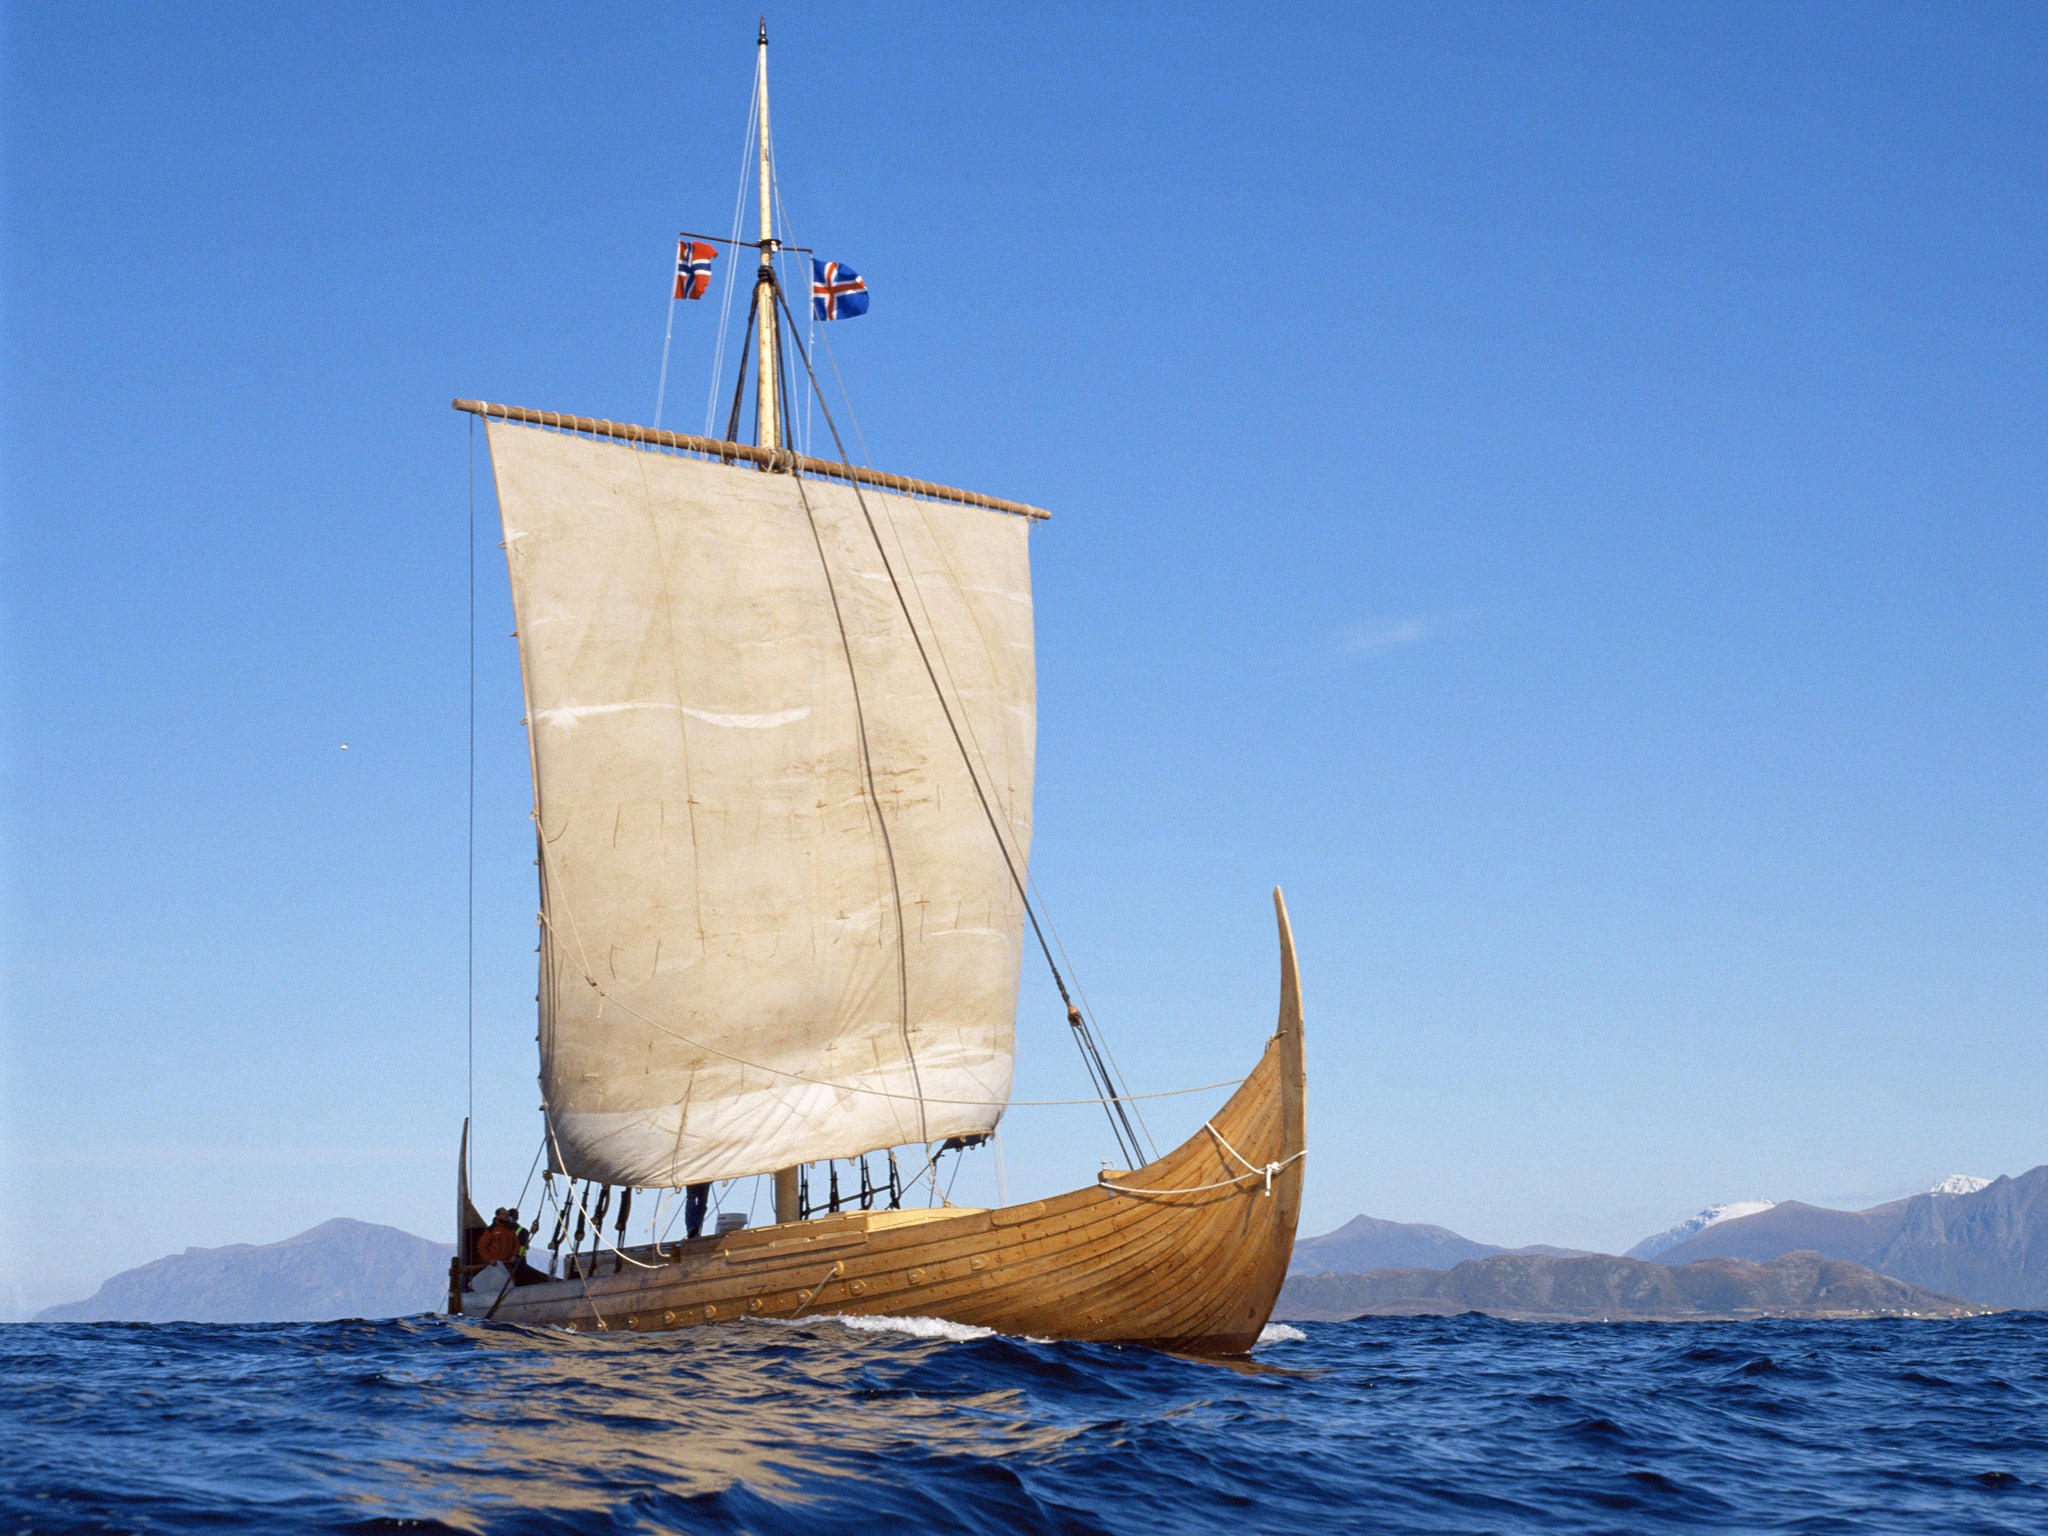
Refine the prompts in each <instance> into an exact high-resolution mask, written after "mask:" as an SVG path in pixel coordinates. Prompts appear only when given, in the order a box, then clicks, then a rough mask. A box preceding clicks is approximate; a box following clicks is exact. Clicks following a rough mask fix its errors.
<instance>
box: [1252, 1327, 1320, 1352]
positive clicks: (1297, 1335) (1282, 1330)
mask: <svg viewBox="0 0 2048 1536" xmlns="http://www.w3.org/2000/svg"><path fill="white" fill-rule="evenodd" d="M1307 1337H1308V1335H1307V1334H1305V1333H1303V1332H1302V1331H1301V1330H1300V1329H1299V1328H1290V1327H1288V1325H1287V1324H1285V1323H1268V1324H1266V1326H1265V1327H1263V1328H1261V1329H1260V1330H1259V1343H1260V1344H1295V1343H1299V1342H1300V1341H1301V1340H1303V1339H1305V1338H1307ZM1253 1347H1254V1348H1256V1347H1257V1346H1256V1345H1254V1346H1253Z"/></svg>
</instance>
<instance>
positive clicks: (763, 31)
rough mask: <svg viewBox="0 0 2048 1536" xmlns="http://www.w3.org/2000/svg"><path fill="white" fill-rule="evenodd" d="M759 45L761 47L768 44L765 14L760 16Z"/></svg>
mask: <svg viewBox="0 0 2048 1536" xmlns="http://www.w3.org/2000/svg"><path fill="white" fill-rule="evenodd" d="M761 46H762V47H763V48H766V47H767V46H768V18H767V17H766V16H763V17H762V18H761Z"/></svg>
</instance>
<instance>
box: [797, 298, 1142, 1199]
mask: <svg viewBox="0 0 2048 1536" xmlns="http://www.w3.org/2000/svg"><path fill="white" fill-rule="evenodd" d="M774 297H775V299H776V301H777V302H778V303H779V304H781V306H782V312H783V315H784V316H785V317H786V318H787V319H788V321H789V329H790V344H791V345H792V346H794V347H796V349H797V356H798V357H799V358H801V359H802V360H803V365H804V372H805V373H806V374H807V375H809V377H810V381H811V390H812V393H813V394H814V395H816V396H818V409H819V412H820V413H821V414H822V415H823V416H824V418H825V428H826V430H827V431H829V432H830V433H831V434H832V443H833V446H834V447H836V448H837V449H838V450H839V460H840V462H841V463H842V464H844V465H846V466H847V467H848V468H849V469H850V468H852V467H853V460H852V459H851V458H850V457H849V456H848V454H847V451H846V444H845V442H844V440H843V439H841V437H840V436H839V426H838V423H836V422H835V421H834V420H833V419H832V411H831V408H830V407H829V406H827V405H826V404H825V403H824V398H823V395H824V391H823V390H822V389H820V388H819V386H818V375H817V371H816V370H815V369H814V368H812V367H811V359H810V355H809V353H807V352H806V351H805V350H804V347H803V344H802V343H801V342H799V341H798V340H797V339H796V331H797V324H796V317H795V316H794V315H791V314H790V313H789V301H788V300H787V299H786V298H784V297H783V294H782V290H781V288H780V286H779V285H778V286H777V287H776V288H775V294H774ZM791 473H792V475H794V476H795V478H796V480H797V483H798V485H799V486H801V485H802V483H803V477H802V476H801V475H799V474H796V471H795V469H794V466H792V468H791ZM848 483H849V484H850V485H851V486H852V487H853V496H854V501H855V503H856V504H857V505H858V506H859V507H860V512H861V518H862V520H863V521H865V522H866V524H867V527H868V536H869V537H870V538H872V539H873V540H874V541H875V552H876V553H877V554H879V555H880V556H881V557H882V569H883V571H884V572H886V573H887V575H888V577H889V585H890V587H891V588H892V589H893V590H894V592H895V594H896V602H897V605H898V606H899V607H900V608H902V610H903V617H904V620H905V621H906V623H908V625H909V627H910V638H911V640H912V642H913V643H914V644H915V645H916V646H917V654H918V659H919V660H920V661H922V662H923V663H924V670H925V675H926V676H927V677H928V678H930V679H931V685H932V692H933V693H935V694H936V695H937V696H938V700H939V708H940V710H941V711H942V712H943V713H944V715H945V717H946V725H947V727H948V728H949V729H950V730H951V731H952V733H953V744H954V745H955V746H956V747H957V748H959V751H960V758H961V761H962V762H963V763H964V764H965V765H966V767H967V777H968V781H969V782H970V783H972V784H973V785H974V793H975V797H976V798H977V799H978V800H980V802H981V810H982V814H983V815H984V816H986V817H987V818H988V824H989V830H990V831H992V832H993V833H994V834H995V838H996V846H997V848H998V849H1000V850H1001V852H1002V855H1003V864H1004V865H1005V867H1006V868H1007V869H1008V870H1009V873H1010V883H1011V884H1012V885H1014V886H1015V887H1016V889H1017V899H1018V900H1019V901H1021V902H1022V903H1023V905H1024V915H1025V916H1026V917H1028V918H1029V919H1030V920H1031V931H1032V933H1033V934H1034V935H1035V936H1036V937H1037V939H1038V948H1039V952H1040V953H1041V954H1043V955H1044V956H1045V965H1046V969H1047V970H1049V971H1051V972H1052V980H1053V985H1054V986H1055V987H1057V988H1058V989H1059V994H1060V1001H1061V1002H1062V1003H1064V1004H1065V1005H1066V1009H1067V1023H1068V1024H1069V1025H1071V1026H1072V1027H1073V1031H1074V1038H1075V1040H1076V1042H1077V1044H1078V1045H1079V1047H1080V1050H1081V1059H1082V1063H1083V1065H1084V1066H1086V1067H1087V1069H1088V1073H1089V1076H1090V1077H1091V1078H1092V1079H1094V1080H1095V1086H1096V1087H1097V1088H1098V1089H1099V1090H1100V1091H1101V1092H1102V1093H1103V1094H1104V1095H1105V1102H1106V1103H1107V1105H1108V1106H1109V1117H1110V1126H1109V1128H1110V1132H1111V1134H1112V1135H1114V1136H1115V1137H1116V1140H1117V1144H1118V1146H1119V1147H1120V1148H1121V1149H1122V1151H1123V1153H1124V1155H1125V1156H1126V1157H1128V1158H1130V1159H1131V1161H1132V1162H1133V1163H1134V1164H1137V1163H1142V1162H1144V1161H1145V1155H1144V1150H1143V1143H1142V1142H1140V1141H1139V1139H1138V1132H1137V1128H1136V1127H1135V1126H1134V1125H1133V1124H1132V1123H1131V1117H1130V1112H1129V1111H1128V1110H1127V1109H1125V1108H1124V1104H1123V1098H1122V1096H1121V1095H1119V1094H1118V1093H1117V1092H1116V1088H1115V1084H1114V1082H1113V1081H1112V1080H1111V1079H1110V1077H1109V1069H1108V1067H1107V1066H1106V1065H1105V1064H1104V1062H1103V1060H1102V1055H1101V1052H1100V1051H1099V1050H1098V1049H1097V1048H1096V1045H1095V1040H1094V1037H1093V1035H1092V1033H1091V1032H1090V1030H1089V1028H1088V1024H1087V1021H1086V1020H1085V1019H1083V1018H1082V1016H1081V1010H1080V1009H1079V1008H1077V1007H1075V1006H1074V999H1073V996H1072V995H1071V994H1070V993H1069V992H1068V991H1067V982H1066V978H1065V977H1064V976H1062V975H1061V974H1060V968H1059V964H1058V962H1057V961H1055V960H1054V959H1053V957H1052V947H1051V945H1049V944H1048V943H1047V942H1046V938H1045V930H1044V928H1042V927H1041V926H1040V925H1039V921H1038V913H1037V911H1036V910H1035V909H1034V907H1033V905H1032V901H1031V896H1030V893H1029V891H1028V890H1026V888H1025V885H1024V881H1023V879H1022V877H1021V876H1019V874H1018V873H1017V861H1016V859H1015V858H1014V857H1013V856H1012V855H1011V852H1010V845H1009V843H1008V841H1007V840H1006V839H1005V838H1004V837H1003V829H1002V825H1001V823H1000V822H998V821H997V819H996V813H995V808H994V807H993V806H992V805H990V803H989V798H988V791H987V789H985V788H984V787H983V785H982V782H981V775H980V774H979V773H977V772H976V771H975V767H974V758H973V755H972V754H971V753H970V752H969V751H968V750H967V743H966V741H965V739H964V738H963V737H962V736H961V734H960V724H959V722H958V721H957V720H956V719H955V718H954V716H953V706H952V703H951V702H950V701H949V700H948V699H947V697H946V690H945V688H944V687H943V686H941V684H940V683H939V674H938V671H937V669H936V668H934V667H933V665H932V659H931V654H930V652H929V651H927V650H926V648H925V643H924V636H923V634H922V633H921V632H920V631H919V629H918V627H917V621H916V619H915V618H914V617H912V615H911V612H910V603H909V600H908V599H907V598H906V597H905V596H904V595H903V584H902V582H901V581H899V580H898V579H897V576H896V566H895V563H894V562H893V561H892V560H890V558H889V551H888V547H887V546H886V545H885V544H884V543H883V542H882V535H881V531H880V529H878V528H877V527H876V525H875V517H874V513H873V512H871V511H870V510H869V508H868V503H867V497H865V496H863V495H862V494H861V489H860V482H859V481H850V482H848ZM806 505H808V503H806Z"/></svg>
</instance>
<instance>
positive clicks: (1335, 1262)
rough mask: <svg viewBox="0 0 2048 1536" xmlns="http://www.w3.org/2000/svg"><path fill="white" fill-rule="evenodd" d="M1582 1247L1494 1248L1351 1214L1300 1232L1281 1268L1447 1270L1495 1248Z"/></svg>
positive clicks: (1313, 1271)
mask: <svg viewBox="0 0 2048 1536" xmlns="http://www.w3.org/2000/svg"><path fill="white" fill-rule="evenodd" d="M1582 1252H1584V1250H1583V1249H1578V1248H1551V1247H1548V1246H1547V1245H1544V1244H1541V1243H1538V1244H1535V1245H1533V1246H1531V1247H1528V1248H1499V1247H1495V1246H1494V1245H1493V1244H1492V1243H1475V1242H1473V1241H1472V1239H1471V1238H1469V1237H1460V1236H1459V1235H1458V1234H1457V1233H1455V1232H1453V1231H1452V1230H1451V1229H1450V1228H1449V1227H1433V1226H1429V1225H1427V1224H1425V1223H1422V1222H1412V1221H1381V1220H1380V1219H1379V1218H1378V1217H1375V1216H1354V1217H1352V1218H1351V1220H1349V1221H1347V1222H1345V1223H1344V1225H1343V1226H1341V1227H1339V1228H1338V1229H1337V1230H1336V1231H1334V1232H1326V1233H1324V1234H1323V1235H1322V1236H1321V1237H1305V1238H1302V1239H1300V1240H1299V1241H1298V1242H1296V1243H1295V1245H1294V1257H1293V1259H1292V1260H1291V1261H1289V1263H1288V1266H1287V1272H1288V1273H1289V1274H1291V1275H1320V1274H1340V1275H1355V1274H1362V1273H1364V1272H1365V1271H1366V1270H1369V1269H1450V1268H1451V1267H1453V1266H1454V1265H1458V1264H1462V1263H1464V1262H1465V1261H1466V1260H1467V1259H1485V1258H1491V1257H1492V1256H1493V1255H1495V1254H1497V1253H1547V1254H1552V1255H1556V1256H1560V1257H1564V1256H1570V1255H1574V1254H1578V1253H1582Z"/></svg>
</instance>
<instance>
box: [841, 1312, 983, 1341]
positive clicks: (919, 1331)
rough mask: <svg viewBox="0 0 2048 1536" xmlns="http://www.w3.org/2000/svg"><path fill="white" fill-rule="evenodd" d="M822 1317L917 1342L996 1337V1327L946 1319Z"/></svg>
mask: <svg viewBox="0 0 2048 1536" xmlns="http://www.w3.org/2000/svg"><path fill="white" fill-rule="evenodd" d="M818 1316H819V1317H820V1318H822V1319H829V1320H830V1321H832V1322H835V1323H841V1324H843V1325H845V1326H846V1327H848V1328H851V1329H853V1330H854V1331H855V1332H856V1333H907V1334H909V1335H910V1336H911V1337H912V1338H913V1339H951V1340H953V1341H954V1342H955V1343H961V1344H964V1343H966V1342H967V1341H968V1340H969V1339H988V1338H993V1337H995V1329H993V1328H977V1327H975V1326H974V1325H973V1324H971V1323H951V1322H948V1321H946V1319H945V1318H943V1317H889V1316H886V1315H877V1316H873V1317H848V1316H847V1315H846V1314H845V1313H843V1312H821V1313H819V1314H818Z"/></svg>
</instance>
